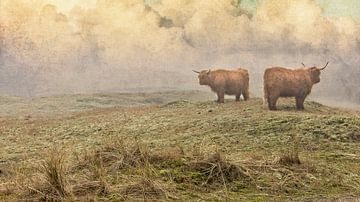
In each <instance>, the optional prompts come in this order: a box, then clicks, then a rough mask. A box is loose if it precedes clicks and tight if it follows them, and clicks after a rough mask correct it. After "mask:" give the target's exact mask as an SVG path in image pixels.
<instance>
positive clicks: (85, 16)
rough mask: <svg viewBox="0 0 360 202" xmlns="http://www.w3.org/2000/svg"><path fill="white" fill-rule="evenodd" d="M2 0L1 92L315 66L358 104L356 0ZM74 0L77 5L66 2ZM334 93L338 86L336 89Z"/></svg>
mask: <svg viewBox="0 0 360 202" xmlns="http://www.w3.org/2000/svg"><path fill="white" fill-rule="evenodd" d="M236 2H237V1H235V0H211V1H210V0H161V1H159V0H146V1H145V3H144V1H143V0H76V1H70V0H31V1H28V0H0V4H1V6H0V28H1V29H0V47H1V50H0V94H10V95H28V96H37V95H48V94H63V93H92V92H129V91H130V92H133V91H147V90H152V91H154V90H156V91H157V90H169V89H170V90H173V89H177V90H188V89H202V90H208V89H207V88H205V87H201V86H199V85H198V81H197V77H196V75H194V73H193V72H192V71H191V70H193V69H196V70H200V69H205V68H206V69H208V68H236V67H243V68H247V69H249V72H250V77H251V79H250V80H251V85H250V88H251V92H252V94H253V95H254V96H261V94H262V93H261V92H262V74H263V71H264V69H265V68H267V67H270V66H284V67H293V68H297V67H301V62H304V63H305V64H307V65H311V66H322V65H324V64H325V63H326V62H327V61H330V65H329V67H328V68H327V69H326V71H325V72H323V74H322V81H321V82H320V84H318V85H317V86H316V87H315V88H314V90H313V93H312V95H313V96H316V97H321V98H328V99H332V100H334V99H343V100H347V101H349V100H350V101H351V102H355V103H360V89H359V88H358V86H360V80H359V79H358V78H359V76H358V75H359V74H360V58H359V54H360V8H359V5H360V1H359V0H242V1H241V4H240V5H239V4H238V3H236ZM75 5H80V7H74V6H75ZM334 92H336V93H334Z"/></svg>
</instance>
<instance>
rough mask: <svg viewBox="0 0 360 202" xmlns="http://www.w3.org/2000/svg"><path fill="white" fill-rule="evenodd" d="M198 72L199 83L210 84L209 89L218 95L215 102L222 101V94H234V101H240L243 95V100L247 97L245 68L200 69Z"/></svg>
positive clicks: (247, 87)
mask: <svg viewBox="0 0 360 202" xmlns="http://www.w3.org/2000/svg"><path fill="white" fill-rule="evenodd" d="M193 71H194V72H195V73H198V74H199V75H198V78H199V84H200V85H207V86H210V88H211V90H212V91H213V92H215V93H216V94H217V96H218V99H217V102H219V103H224V96H225V94H226V95H235V96H236V101H240V96H241V95H243V97H244V100H248V99H249V72H248V70H246V69H242V68H238V69H234V70H225V69H217V70H210V69H209V70H202V71H200V72H199V71H195V70H193Z"/></svg>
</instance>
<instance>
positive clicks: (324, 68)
mask: <svg viewBox="0 0 360 202" xmlns="http://www.w3.org/2000/svg"><path fill="white" fill-rule="evenodd" d="M328 64H329V62H327V63H326V65H325V66H324V67H323V68H321V69H320V70H324V69H325V68H326V67H327V66H328Z"/></svg>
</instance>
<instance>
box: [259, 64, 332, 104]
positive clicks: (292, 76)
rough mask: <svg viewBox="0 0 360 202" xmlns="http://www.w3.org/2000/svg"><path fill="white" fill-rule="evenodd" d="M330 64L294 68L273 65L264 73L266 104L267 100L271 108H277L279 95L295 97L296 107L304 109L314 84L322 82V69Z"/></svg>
mask: <svg viewBox="0 0 360 202" xmlns="http://www.w3.org/2000/svg"><path fill="white" fill-rule="evenodd" d="M328 64H329V62H327V63H326V65H325V66H324V67H323V68H317V67H308V68H302V69H295V70H292V69H287V68H283V67H272V68H268V69H266V70H265V73H264V104H266V102H267V103H268V106H269V109H270V110H276V102H277V100H278V98H279V97H295V99H296V108H297V109H298V110H303V109H304V101H305V98H306V96H308V95H309V94H310V92H311V89H312V86H313V85H314V84H316V83H319V82H320V71H321V70H324V69H325V68H326V67H327V65H328ZM303 65H304V64H303ZM304 67H305V65H304Z"/></svg>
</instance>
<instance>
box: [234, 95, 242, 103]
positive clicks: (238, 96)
mask: <svg viewBox="0 0 360 202" xmlns="http://www.w3.org/2000/svg"><path fill="white" fill-rule="evenodd" d="M240 95H241V94H236V99H235V101H236V102H239V101H240Z"/></svg>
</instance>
